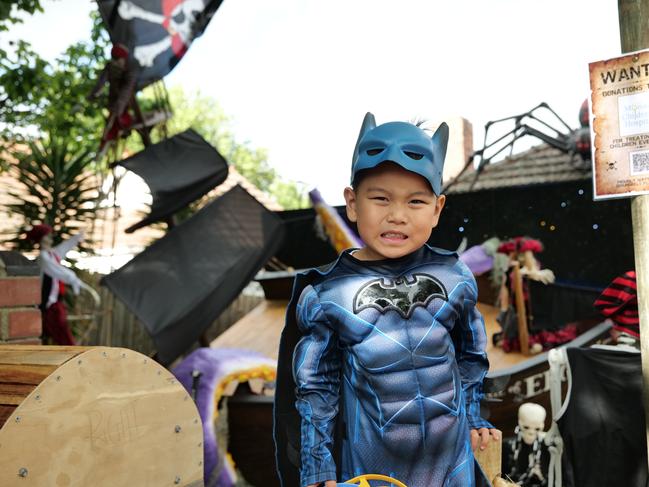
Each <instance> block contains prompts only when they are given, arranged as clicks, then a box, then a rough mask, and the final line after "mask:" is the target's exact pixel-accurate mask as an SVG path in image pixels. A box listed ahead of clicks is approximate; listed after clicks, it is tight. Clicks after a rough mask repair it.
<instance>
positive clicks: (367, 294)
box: [354, 273, 448, 318]
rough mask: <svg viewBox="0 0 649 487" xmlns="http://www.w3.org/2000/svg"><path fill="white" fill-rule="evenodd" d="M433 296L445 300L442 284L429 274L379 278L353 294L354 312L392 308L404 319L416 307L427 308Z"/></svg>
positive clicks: (382, 311)
mask: <svg viewBox="0 0 649 487" xmlns="http://www.w3.org/2000/svg"><path fill="white" fill-rule="evenodd" d="M436 297H437V298H441V299H443V300H445V301H447V300H448V295H447V293H446V289H445V288H444V285H443V284H442V283H441V282H440V281H439V279H437V278H435V277H433V276H431V275H430V274H423V273H419V274H412V275H410V276H399V277H397V278H394V279H390V278H378V279H374V280H372V281H369V282H367V283H365V284H364V285H363V286H361V288H360V289H359V290H358V292H357V293H356V296H354V313H355V314H356V313H359V312H360V311H362V310H364V309H367V308H374V309H376V310H378V311H380V312H381V313H386V312H387V311H388V310H394V311H396V312H397V313H399V314H400V315H401V316H402V317H403V318H410V316H411V315H412V313H413V310H414V309H415V308H416V307H418V306H422V307H426V306H428V304H429V303H430V302H431V301H432V300H433V298H436Z"/></svg>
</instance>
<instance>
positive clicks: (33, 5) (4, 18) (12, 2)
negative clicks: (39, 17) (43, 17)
mask: <svg viewBox="0 0 649 487" xmlns="http://www.w3.org/2000/svg"><path fill="white" fill-rule="evenodd" d="M42 11H43V7H42V6H41V0H2V1H1V2H0V32H2V31H6V30H8V29H9V24H17V23H21V22H22V19H21V18H20V16H19V14H20V13H21V12H26V13H28V14H29V15H34V14H35V13H36V12H42Z"/></svg>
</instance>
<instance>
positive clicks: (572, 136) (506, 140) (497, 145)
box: [444, 100, 590, 191]
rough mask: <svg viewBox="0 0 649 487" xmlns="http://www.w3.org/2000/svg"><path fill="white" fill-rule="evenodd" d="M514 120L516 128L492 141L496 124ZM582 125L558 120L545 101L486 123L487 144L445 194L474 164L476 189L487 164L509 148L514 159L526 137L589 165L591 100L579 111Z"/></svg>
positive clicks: (449, 184)
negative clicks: (516, 148)
mask: <svg viewBox="0 0 649 487" xmlns="http://www.w3.org/2000/svg"><path fill="white" fill-rule="evenodd" d="M542 110H545V111H546V112H550V114H551V115H552V116H553V117H554V119H555V124H556V121H558V122H559V125H560V126H561V128H557V127H555V126H553V125H552V124H551V123H549V122H548V121H546V120H544V118H545V116H544V118H541V113H542V112H541V111H542ZM539 112H541V113H539ZM512 121H513V122H514V127H513V128H512V129H511V130H510V131H509V132H507V133H505V134H504V135H501V136H500V137H498V138H497V139H496V140H493V141H490V139H489V136H490V129H492V128H493V127H494V126H495V125H497V124H501V123H507V122H509V123H511V122H512ZM579 123H580V127H579V128H578V129H572V128H570V126H569V125H568V124H567V123H566V122H564V121H563V119H562V118H561V117H559V115H557V113H556V112H555V111H554V110H552V108H550V106H549V105H548V104H547V103H545V102H543V103H539V104H538V105H537V106H535V107H534V108H532V109H531V110H530V111H528V112H525V113H521V114H519V115H514V116H511V117H506V118H501V119H500V120H492V121H490V122H487V123H486V124H485V135H484V144H483V147H482V149H478V150H477V151H474V152H473V153H472V154H471V156H470V157H469V159H468V160H467V163H466V165H465V166H464V168H463V169H462V171H461V172H460V173H459V174H458V175H457V176H456V177H455V178H454V179H452V180H451V181H450V182H449V183H448V184H447V185H446V187H445V188H444V190H445V191H446V190H448V189H449V188H450V187H451V186H453V184H455V182H456V181H457V180H458V179H459V178H460V176H462V174H463V173H464V172H465V171H466V170H467V169H468V168H469V167H471V165H473V164H475V163H476V162H477V167H476V175H475V179H474V181H473V183H472V185H471V187H473V185H474V184H475V182H476V181H477V179H478V177H479V175H480V173H481V172H482V170H483V169H484V167H485V166H486V165H487V164H489V163H490V162H491V161H492V160H493V159H494V158H495V157H497V156H498V155H500V154H502V153H503V152H504V151H506V150H507V149H509V155H510V156H511V155H512V154H513V152H514V145H515V143H516V141H518V140H519V139H521V138H522V137H524V136H526V135H531V136H534V137H536V138H538V139H540V140H542V141H543V142H545V143H546V144H548V145H550V146H552V147H555V148H557V149H559V150H560V151H562V152H565V153H567V154H570V157H571V161H573V162H574V161H575V156H576V155H577V154H578V155H579V156H581V157H580V159H579V160H578V163H581V164H583V163H586V162H588V164H589V163H590V129H589V121H588V100H584V102H583V103H582V105H581V108H580V110H579ZM492 133H493V131H492Z"/></svg>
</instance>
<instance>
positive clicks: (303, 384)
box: [293, 286, 340, 486]
mask: <svg viewBox="0 0 649 487" xmlns="http://www.w3.org/2000/svg"><path fill="white" fill-rule="evenodd" d="M296 314H297V323H298V327H299V328H300V331H301V332H302V333H303V334H304V336H303V337H302V339H301V340H300V341H299V342H298V344H297V346H296V347H295V352H294V353H293V375H294V379H295V384H296V398H297V400H296V403H295V405H296V408H297V410H298V412H299V414H300V416H301V418H302V427H301V435H300V437H301V445H302V451H301V462H302V468H301V472H300V478H301V484H302V486H306V485H310V484H315V483H318V482H324V481H325V480H335V479H336V465H335V462H334V458H333V456H332V450H333V431H334V423H335V420H336V415H337V414H338V397H339V386H340V350H339V348H338V340H337V337H336V334H335V333H334V331H333V330H332V328H331V326H330V324H329V322H328V320H327V318H326V316H325V314H324V312H323V310H322V306H321V305H320V302H319V300H318V296H317V293H316V292H315V290H314V289H313V287H311V286H307V287H306V288H305V289H304V291H303V292H302V295H301V296H300V300H299V301H298V304H297V308H296Z"/></svg>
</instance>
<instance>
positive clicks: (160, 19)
mask: <svg viewBox="0 0 649 487" xmlns="http://www.w3.org/2000/svg"><path fill="white" fill-rule="evenodd" d="M173 4H174V2H171V3H169V5H173ZM204 8H205V5H204V0H176V1H175V5H173V8H172V9H171V10H170V11H168V12H165V14H164V15H162V14H159V13H155V12H150V11H148V10H144V9H143V8H141V7H140V6H138V5H137V4H135V3H134V2H131V1H129V0H124V1H122V2H120V3H119V7H118V13H119V15H120V17H122V19H124V20H132V19H142V20H146V21H148V22H152V23H154V24H160V25H162V26H164V27H165V29H167V32H168V35H167V36H166V37H164V38H162V39H160V40H159V41H157V42H153V43H151V44H145V45H141V46H136V47H135V50H134V52H133V55H134V57H135V59H137V61H138V62H139V63H140V65H141V66H143V67H150V66H153V63H154V62H155V59H156V58H157V57H158V56H159V55H160V54H162V53H163V52H165V51H166V50H167V49H169V48H172V49H174V51H175V50H176V49H180V48H183V49H186V48H187V46H189V44H190V43H191V41H192V40H193V38H194V34H195V33H194V32H193V30H192V26H193V24H194V22H195V21H196V18H197V17H198V16H199V15H200V13H201V12H202V11H203V9H204ZM176 54H178V53H177V52H176ZM180 55H182V54H180Z"/></svg>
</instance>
